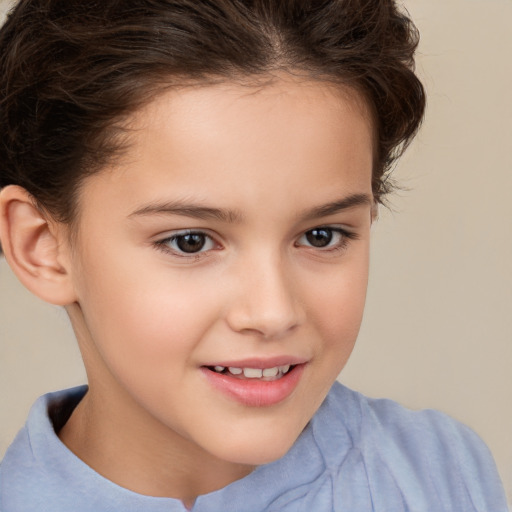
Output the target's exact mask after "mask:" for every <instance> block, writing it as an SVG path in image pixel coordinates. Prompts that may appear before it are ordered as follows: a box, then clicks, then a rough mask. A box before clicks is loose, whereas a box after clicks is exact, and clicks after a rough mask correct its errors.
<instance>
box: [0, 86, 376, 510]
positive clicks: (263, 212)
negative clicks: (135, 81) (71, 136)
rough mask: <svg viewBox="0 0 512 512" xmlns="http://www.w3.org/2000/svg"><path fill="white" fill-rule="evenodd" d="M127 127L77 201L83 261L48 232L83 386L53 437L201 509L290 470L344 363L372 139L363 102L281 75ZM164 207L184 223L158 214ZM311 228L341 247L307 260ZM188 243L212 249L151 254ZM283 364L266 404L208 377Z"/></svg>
mask: <svg viewBox="0 0 512 512" xmlns="http://www.w3.org/2000/svg"><path fill="white" fill-rule="evenodd" d="M131 127H132V128H133V131H132V133H131V145H130V147H129V149H128V150H127V153H126V154H125V155H124V158H123V159H122V160H121V161H119V162H117V163H116V164H115V165H113V166H111V167H110V168H108V169H105V170H103V171H101V172H99V173H98V174H95V175H93V176H92V177H90V178H88V179H87V180H86V181H85V183H84V186H83V188H82V189H81V193H80V200H79V211H80V218H79V231H78V236H77V239H76V242H75V245H74V246H73V247H70V246H69V244H67V242H65V241H64V240H66V239H67V237H65V236H63V235H62V236H60V235H59V233H60V231H59V230H62V229H64V228H63V227H62V226H54V227H53V228H52V229H53V233H54V235H55V236H56V237H57V238H58V237H59V236H60V240H61V242H60V247H61V249H60V250H61V259H60V261H61V265H62V268H64V269H65V272H64V271H62V273H65V275H66V276H67V277H66V283H67V284H66V286H67V287H68V289H69V290H71V292H70V293H71V294H72V299H73V300H69V303H68V304H67V305H66V307H67V311H68V313H69V315H70V318H71V320H72V324H73V327H74V329H75V332H76V335H77V339H78V342H79V346H80V349H81V352H82V355H83V359H84V362H85V367H86V370H87V374H88V380H89V392H88V393H87V395H86V396H85V398H84V399H83V400H82V402H81V403H80V404H79V405H78V407H77V408H76V409H75V411H74V413H73V414H72V416H71V418H70V420H69V421H68V422H67V424H66V425H65V427H64V428H63V429H62V431H61V432H60V433H59V436H60V438H61V440H62V441H63V442H64V443H65V444H66V445H67V446H68V447H69V448H70V449H71V450H72V451H73V452H74V453H75V454H77V455H78V456H79V457H80V458H81V459H82V460H84V461H85V462H86V463H87V464H89V465H90V466H91V467H92V468H93V469H95V470H96V471H98V472H99V473H100V474H102V475H104V476H105V477H107V478H109V479H110V480H112V481H114V482H116V483H117V484H119V485H121V486H123V487H126V488H128V489H131V490H133V491H136V492H139V493H141V494H147V495H153V496H168V497H174V498H179V499H181V500H183V501H184V503H185V504H187V505H191V504H192V503H193V502H194V499H195V498H196V497H197V496H198V495H199V494H204V493H207V492H210V491H213V490H215V489H219V488H221V487H223V486H225V485H227V484H229V483H230V482H233V481H235V480H237V479H239V478H242V477H243V476H245V475H247V474H248V473H250V472H251V471H252V470H253V469H254V467H255V466H257V465H260V464H264V463H267V462H270V461H273V460H275V459H277V458H279V457H281V456H282V455H284V454H285V453H286V452H287V451H288V450H289V448H290V447H291V445H292V444H293V443H294V442H295V440H296V439H297V437H298V436H299V435H300V433H301V431H302V430H303V429H304V427H305V426H306V424H307V423H308V421H309V420H310V419H311V417H312V416H313V414H314V413H315V411H316V410H317V409H318V407H319V406H320V404H321V403H322V401H323V399H324V398H325V396H326V394H327V392H328V390H329V388H330V386H331V385H332V383H333V382H334V380H335V379H336V377H337V375H338V374H339V372H340V371H341V369H342V368H343V366H344V365H345V363H346V362H347V359H348V358H349V355H350V353H351V351H352V349H353V346H354V343H355V340H356V337H357V333H358V330H359V327H360V323H361V318H362V314H363V308H364V301H365V294H366V287H367V279H368V260H369V242H370V227H371V222H372V213H373V211H374V209H373V200H372V192H371V172H372V160H373V146H372V140H373V134H372V126H371V122H370V120H369V116H368V115H367V112H366V110H365V108H364V105H363V103H362V102H361V101H360V100H359V99H358V98H357V96H356V95H355V94H354V93H351V92H350V91H346V90H341V89H340V88H339V87H334V86H332V85H328V84H325V83H319V82H312V81H300V80H298V79H296V78H290V77H288V78H287V77H280V78H279V79H276V80H274V81H273V82H272V83H271V84H267V85H265V86H264V87H255V86H249V85H241V84H238V85H237V84H220V85H209V86H202V87H195V88H192V87H190V88H186V89H182V90H178V91H176V90H175V91H169V92H166V93H164V94H163V95H162V96H160V97H159V98H158V99H157V100H155V101H154V102H153V103H151V104H150V105H148V107H147V108H145V109H144V110H142V111H141V112H139V113H137V114H136V116H134V118H133V120H132V123H131ZM354 195H357V196H358V197H359V203H360V204H355V205H353V206H352V207H348V208H343V209H339V210H337V211H330V212H326V211H323V212H322V211H320V208H321V207H323V206H326V205H331V204H332V203H335V202H339V201H341V200H346V199H347V198H349V197H353V196H354ZM164 203H167V204H168V205H169V203H171V204H172V206H173V207H175V206H176V205H177V204H179V205H183V204H184V203H186V204H187V208H188V210H187V211H183V210H181V211H180V212H176V211H175V212H172V211H150V210H152V209H153V210H154V209H155V208H156V209H157V210H158V208H160V206H161V205H162V204H164ZM158 205H160V206H158ZM192 206H193V207H197V206H200V207H208V208H215V209H220V210H223V211H224V212H226V211H228V212H229V213H224V215H221V216H218V215H217V216H208V215H206V216H205V214H204V211H203V214H202V215H200V216H198V214H197V210H194V209H193V208H191V207H192ZM160 210H161V208H160ZM331 210H332V209H331ZM194 211H196V214H194ZM136 212H138V213H136ZM200 217H202V218H200ZM318 227H329V228H332V229H342V230H345V231H346V232H347V233H348V235H347V236H345V235H342V234H338V233H337V232H332V235H333V240H332V242H329V245H328V246H326V247H315V246H313V245H311V243H310V242H309V239H308V238H307V237H306V236H305V233H308V232H310V230H312V229H314V228H318ZM186 229H192V230H194V231H201V232H204V233H205V234H207V235H208V236H209V237H211V238H208V239H206V240H207V243H206V245H205V246H204V249H203V250H202V251H201V252H199V253H195V254H183V253H181V254H180V253H179V252H178V249H179V248H178V249H177V246H176V240H175V241H174V242H168V243H167V245H164V244H160V245H158V244H157V243H158V242H161V241H162V240H165V239H168V238H169V237H172V236H173V235H176V233H177V232H178V233H181V232H182V231H183V230H186ZM68 235H69V233H68ZM180 240H182V239H180ZM166 247H167V250H165V248H166ZM8 251H10V249H8ZM6 252H7V251H6ZM62 279H64V278H62ZM283 355H284V356H287V357H288V356H290V357H292V356H293V357H296V358H300V359H301V360H304V361H305V362H306V363H305V365H304V368H303V373H302V375H301V378H300V379H299V381H298V383H297V386H296V388H295V389H294V390H293V392H292V393H291V394H290V395H289V396H288V397H287V398H286V399H284V400H282V401H281V402H279V403H277V404H274V405H270V406H261V407H258V406H249V405H246V404H242V403H240V402H239V401H237V400H233V399H232V398H230V397H228V396H226V395H225V394H224V393H221V392H220V391H219V390H217V389H215V388H214V387H213V386H212V385H211V384H210V382H209V381H208V379H206V378H205V375H204V371H203V370H202V369H201V368H202V367H203V366H204V365H207V364H212V363H214V362H218V361H233V360H240V359H247V358H264V359H265V358H270V357H275V356H283ZM126 447H129V449H127V448H126Z"/></svg>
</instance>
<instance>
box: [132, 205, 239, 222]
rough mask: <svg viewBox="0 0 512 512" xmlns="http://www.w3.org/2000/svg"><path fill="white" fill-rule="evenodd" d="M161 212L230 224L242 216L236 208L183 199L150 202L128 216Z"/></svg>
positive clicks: (159, 213) (158, 213)
mask: <svg viewBox="0 0 512 512" xmlns="http://www.w3.org/2000/svg"><path fill="white" fill-rule="evenodd" d="M161 214H164V215H165V214H168V215H181V216H183V217H193V218H196V219H202V220H208V219H210V220H212V219H213V220H220V221H222V222H227V223H230V224H232V223H236V222H241V221H242V218H243V215H242V214H241V213H240V212H239V211H236V210H226V209H223V208H213V207H210V206H201V205H198V204H194V203H187V202H183V201H170V202H163V203H150V204H148V205H146V206H143V207H142V208H139V209H137V210H135V211H134V212H132V213H130V215H129V216H128V217H137V216H141V215H161Z"/></svg>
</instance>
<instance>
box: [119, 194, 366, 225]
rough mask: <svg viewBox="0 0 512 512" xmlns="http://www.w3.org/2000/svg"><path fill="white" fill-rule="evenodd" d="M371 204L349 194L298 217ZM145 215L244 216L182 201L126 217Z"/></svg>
mask: <svg viewBox="0 0 512 512" xmlns="http://www.w3.org/2000/svg"><path fill="white" fill-rule="evenodd" d="M372 204H373V200H372V198H371V197H370V196H369V195H367V194H351V195H349V196H347V197H344V198H342V199H339V200H337V201H332V202H330V203H327V204H323V205H320V206H316V207H314V208H312V209H310V210H307V211H306V212H305V213H304V214H303V215H300V219H301V220H313V219H317V218H321V217H327V216H329V215H334V214H335V213H338V212H340V211H343V210H348V209H350V208H354V207H357V206H371V205H372ZM146 215H181V216H183V217H192V218H196V219H201V220H219V221H221V222H226V223H229V224H234V223H241V222H242V221H243V218H244V216H243V215H242V213H241V212H240V211H238V210H229V209H224V208H213V207H210V206H201V205H198V204H194V203H187V202H184V201H170V202H169V201H167V202H155V203H150V204H147V205H145V206H142V207H141V208H138V209H137V210H135V211H134V212H132V213H130V215H129V216H128V217H129V218H131V217H139V216H146Z"/></svg>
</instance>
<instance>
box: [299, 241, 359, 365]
mask: <svg viewBox="0 0 512 512" xmlns="http://www.w3.org/2000/svg"><path fill="white" fill-rule="evenodd" d="M367 285H368V257H367V253H366V252H364V251H361V252H360V253H359V255H358V257H354V258H352V259H351V261H349V262H347V264H346V265H344V266H343V265H342V266H340V267H339V268H338V269H336V270H334V271H332V272H330V273H329V275H326V276H325V277H324V278H323V279H322V280H319V281H318V282H317V286H315V288H314V290H313V291H312V293H311V295H310V301H309V308H310V318H311V319H312V321H313V322H314V325H315V328H316V330H317V331H318V332H319V333H320V335H321V338H322V341H323V346H322V349H323V352H322V356H323V358H325V359H328V360H329V361H331V362H332V365H333V371H334V372H335V373H336V372H339V371H341V369H342V367H343V366H344V364H345V363H346V361H347V359H348V357H349V356H350V353H351V351H352V349H353V347H354V344H355V341H356V338H357V335H358V333H359V328H360V326H361V321H362V318H363V312H364V305H365V300H366V290H367ZM326 364H327V363H326Z"/></svg>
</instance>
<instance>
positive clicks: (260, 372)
mask: <svg viewBox="0 0 512 512" xmlns="http://www.w3.org/2000/svg"><path fill="white" fill-rule="evenodd" d="M290 368H291V366H290V365H289V364H285V365H284V366H274V367H273V368H265V369H262V368H237V367H236V366H230V367H228V371H229V373H231V374H232V375H242V374H243V375H244V377H245V378H246V379H261V378H262V377H268V378H273V377H282V376H283V375H285V374H286V373H288V371H289V370H290ZM213 369H214V370H215V371H216V372H217V373H223V372H224V370H226V367H225V366H220V365H218V366H214V367H213Z"/></svg>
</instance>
